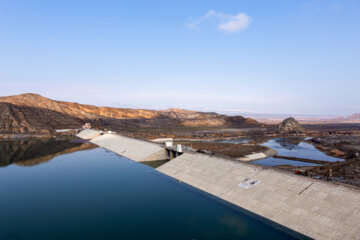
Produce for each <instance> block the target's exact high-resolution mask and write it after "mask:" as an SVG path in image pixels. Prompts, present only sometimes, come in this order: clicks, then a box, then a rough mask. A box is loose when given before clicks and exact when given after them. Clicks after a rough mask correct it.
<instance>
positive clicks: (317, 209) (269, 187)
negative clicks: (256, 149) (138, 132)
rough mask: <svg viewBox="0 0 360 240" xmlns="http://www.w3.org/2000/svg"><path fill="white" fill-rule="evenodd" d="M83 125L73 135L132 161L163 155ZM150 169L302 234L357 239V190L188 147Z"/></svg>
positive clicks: (142, 144) (359, 232)
mask: <svg viewBox="0 0 360 240" xmlns="http://www.w3.org/2000/svg"><path fill="white" fill-rule="evenodd" d="M84 131H87V132H84ZM84 131H83V132H81V133H80V134H79V135H78V136H79V137H81V136H84V135H86V136H87V139H90V141H91V142H92V143H94V144H97V145H98V146H100V147H103V148H105V149H108V150H110V151H113V152H115V153H117V154H119V155H123V156H125V157H127V158H129V159H132V160H134V161H137V162H145V161H155V160H164V159H166V158H168V155H167V150H166V149H165V148H163V147H162V146H161V145H160V144H156V143H152V142H147V141H142V140H138V139H133V138H128V137H124V136H121V135H116V134H104V135H100V134H96V133H95V132H93V131H94V130H91V131H92V132H90V131H89V130H84ZM90 133H91V134H90ZM90 135H91V136H90ZM89 136H90V137H89ZM156 170H158V171H159V172H162V173H164V174H166V175H168V176H171V177H173V178H175V179H177V180H179V181H182V182H184V183H187V184H189V185H191V186H193V187H195V188H198V189H200V190H202V191H205V192H207V193H209V194H211V195H214V196H216V197H218V198H221V199H223V200H225V201H227V202H230V203H232V204H234V205H236V206H239V207H241V208H243V209H246V210H248V211H250V212H253V213H255V214H257V215H260V216H262V217H264V218H267V219H269V220H271V221H273V222H276V223H278V224H281V225H283V226H285V227H287V228H290V229H292V230H294V231H297V232H299V233H302V234H304V235H306V236H308V237H311V238H315V239H360V191H359V190H356V189H352V188H348V187H345V186H340V185H335V184H332V183H327V182H323V181H320V180H316V179H312V178H307V177H304V176H297V175H293V174H289V173H286V172H282V171H277V170H274V169H271V168H267V167H262V166H255V165H251V164H247V163H243V162H239V161H232V160H229V159H223V158H219V157H214V156H210V155H206V154H200V153H192V152H185V153H183V154H181V155H180V156H178V157H176V158H174V159H172V160H170V161H168V162H167V163H165V164H163V165H162V166H160V167H158V168H157V169H156Z"/></svg>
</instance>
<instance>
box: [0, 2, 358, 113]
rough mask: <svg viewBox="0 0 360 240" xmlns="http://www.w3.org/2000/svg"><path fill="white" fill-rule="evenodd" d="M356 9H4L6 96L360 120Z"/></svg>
mask: <svg viewBox="0 0 360 240" xmlns="http://www.w3.org/2000/svg"><path fill="white" fill-rule="evenodd" d="M359 59H360V1H358V0H342V1H340V0H319V1H315V0H313V1H312V0H301V1H295V0H294V1H289V0H283V1H280V0H279V1H275V0H274V1H267V0H263V1H260V0H248V1H240V0H237V1H226V0H222V1H210V0H207V1H150V0H147V1H145V0H144V1H110V0H108V1H100V0H99V1H91V0H76V1H74V0H57V1H56V0H54V1H48V0H44V1H37V0H33V1H21V0H0V95H2V96H4V95H12V94H19V93H23V92H36V93H39V94H42V95H44V96H46V97H49V98H54V99H59V100H67V101H76V102H80V103H88V104H95V105H108V106H116V107H144V108H155V109H156V108H167V107H180V108H188V109H198V110H205V111H218V112H239V113H240V112H258V113H292V114H316V115H322V114H323V115H349V114H352V113H355V112H360V96H359V90H360V61H359Z"/></svg>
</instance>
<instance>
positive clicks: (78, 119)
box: [0, 94, 264, 134]
mask: <svg viewBox="0 0 360 240" xmlns="http://www.w3.org/2000/svg"><path fill="white" fill-rule="evenodd" d="M0 110H1V111H0V133H2V134H15V133H49V134H50V133H54V131H55V130H56V129H74V128H81V126H82V125H83V124H84V123H85V122H88V123H91V124H92V126H94V127H98V128H103V129H111V130H113V131H123V130H125V131H136V130H137V129H139V128H140V129H141V128H155V129H156V128H169V127H170V128H177V127H178V128H196V127H222V128H224V127H230V128H232V127H235V128H238V127H240V128H244V127H262V126H264V124H261V123H259V122H257V121H255V120H253V119H249V118H244V117H241V116H226V115H220V114H217V113H205V112H196V111H188V110H182V109H168V110H164V111H155V110H144V109H128V108H110V107H96V106H91V105H83V104H78V103H70V102H63V101H55V100H51V99H48V98H45V97H42V96H40V95H38V94H21V95H16V96H9V97H0Z"/></svg>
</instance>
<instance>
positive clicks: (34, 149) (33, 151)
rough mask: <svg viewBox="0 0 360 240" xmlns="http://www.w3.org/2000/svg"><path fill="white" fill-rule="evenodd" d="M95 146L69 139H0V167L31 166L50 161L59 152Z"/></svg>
mask: <svg viewBox="0 0 360 240" xmlns="http://www.w3.org/2000/svg"><path fill="white" fill-rule="evenodd" d="M93 148H96V145H94V144H91V143H88V142H77V141H69V139H56V138H49V139H25V140H9V141H8V140H4V141H0V167H5V166H8V165H10V164H16V165H21V166H32V165H37V164H40V163H43V162H47V161H50V160H51V159H53V158H54V157H56V156H59V155H61V154H67V153H72V152H76V151H80V150H87V149H93Z"/></svg>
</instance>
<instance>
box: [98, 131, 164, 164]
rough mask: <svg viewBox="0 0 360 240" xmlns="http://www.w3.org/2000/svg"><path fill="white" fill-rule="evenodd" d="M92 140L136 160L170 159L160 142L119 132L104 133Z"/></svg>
mask: <svg viewBox="0 0 360 240" xmlns="http://www.w3.org/2000/svg"><path fill="white" fill-rule="evenodd" d="M91 142H92V143H95V144H96V145H98V146H100V147H103V148H106V149H108V150H110V151H113V152H115V153H117V154H119V155H122V156H124V157H127V158H129V159H131V160H134V161H136V162H145V161H157V160H165V159H168V156H167V153H166V150H165V149H164V148H162V147H161V146H160V145H159V144H155V143H151V142H146V141H142V140H138V139H134V138H129V137H125V136H121V135H117V134H104V135H102V136H99V137H97V138H94V139H93V140H91Z"/></svg>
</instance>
